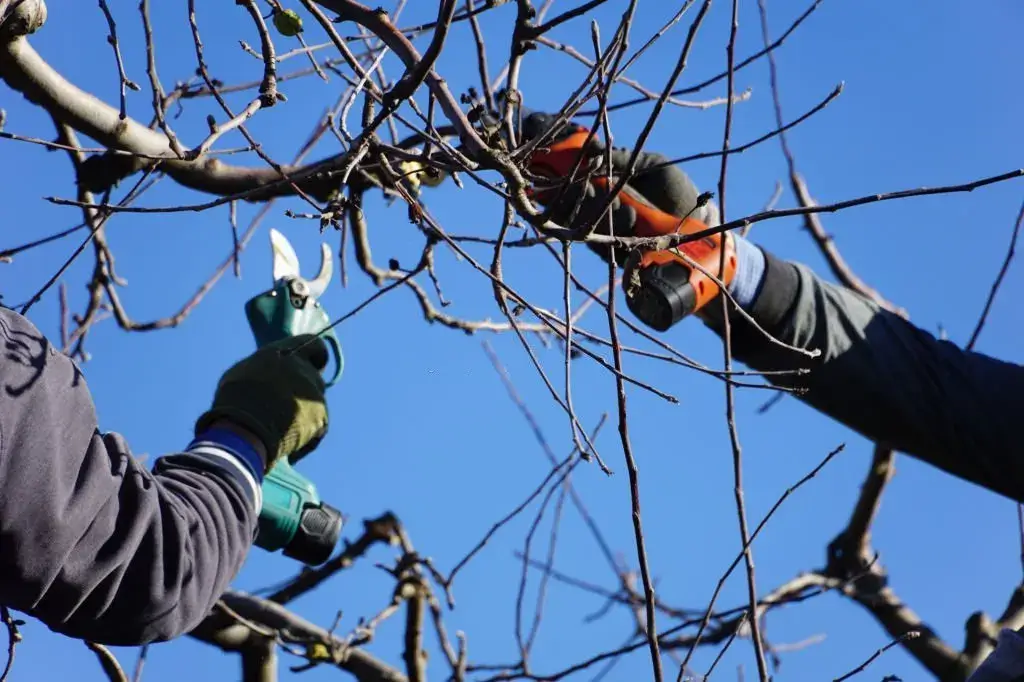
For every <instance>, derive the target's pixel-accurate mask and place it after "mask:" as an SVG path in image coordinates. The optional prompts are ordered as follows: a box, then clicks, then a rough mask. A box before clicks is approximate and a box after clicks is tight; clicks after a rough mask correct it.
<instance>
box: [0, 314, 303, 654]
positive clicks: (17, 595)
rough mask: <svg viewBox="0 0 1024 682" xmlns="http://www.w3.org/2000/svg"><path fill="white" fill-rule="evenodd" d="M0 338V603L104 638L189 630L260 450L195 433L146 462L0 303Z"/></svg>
mask: <svg viewBox="0 0 1024 682" xmlns="http://www.w3.org/2000/svg"><path fill="white" fill-rule="evenodd" d="M0 344H2V347H0V353H2V355H0V603H2V604H4V605H6V606H9V607H10V608H14V609H17V610H19V611H23V612H25V613H27V614H29V615H32V616H34V617H36V618H38V619H39V620H41V621H42V622H44V623H45V624H46V625H47V626H49V627H50V628H51V629H53V630H54V631H57V632H60V633H63V634H67V635H70V636H73V637H81V638H87V639H89V640H91V641H95V642H100V643H104V644H113V645H133V644H141V643H145V642H150V641H160V640H167V639H172V638H174V637H176V636H178V635H180V634H182V633H184V632H187V631H189V630H190V629H192V628H193V627H194V626H195V625H197V624H198V623H199V622H200V621H201V620H202V619H203V618H205V617H206V615H207V614H208V613H209V612H210V610H211V609H212V608H213V606H214V604H215V603H216V601H217V599H218V598H219V597H220V595H221V594H222V593H223V591H224V590H225V589H226V588H227V586H228V584H229V582H230V581H231V580H232V579H233V578H234V576H235V575H236V574H237V572H238V570H239V569H240V568H241V566H242V563H243V561H244V560H245V557H246V554H247V552H248V550H249V547H250V545H251V544H252V542H253V539H254V537H255V531H256V520H257V516H258V514H259V480H260V478H261V477H262V474H263V473H264V471H263V469H265V466H266V463H265V462H262V461H261V460H260V450H261V448H260V447H258V446H257V447H256V448H251V446H250V449H249V450H246V446H245V443H247V442H248V439H247V438H246V437H245V436H244V435H243V434H245V433H247V432H248V431H249V430H248V429H246V428H245V427H237V430H236V435H239V436H242V438H240V439H230V438H228V439H225V441H224V442H218V436H217V432H216V431H214V430H212V429H211V430H209V431H207V430H206V429H205V428H204V429H203V430H202V431H201V432H200V433H199V434H197V436H198V437H197V439H196V442H195V443H193V445H192V446H191V447H190V448H188V449H186V450H185V451H182V452H178V453H174V454H170V455H167V456H164V457H161V458H160V459H158V460H157V462H156V464H155V466H154V469H153V471H148V470H147V469H146V468H144V467H143V466H142V464H141V463H140V462H139V461H138V460H137V459H136V458H135V457H134V456H133V455H132V453H131V450H130V449H129V447H128V445H127V443H126V442H125V441H124V439H123V438H122V437H120V436H119V435H117V434H110V433H108V434H102V433H101V432H100V431H99V428H98V425H97V418H96V413H95V409H94V406H93V402H92V397H91V395H90V393H89V390H88V387H87V386H86V383H85V380H84V377H83V376H82V374H81V373H80V372H79V370H78V368H77V366H76V365H75V364H74V363H73V362H72V361H71V360H70V359H69V358H67V357H66V356H64V355H63V354H61V353H60V352H58V351H57V349H56V348H54V347H53V346H52V345H51V344H50V343H49V342H48V341H47V340H46V339H45V338H44V337H43V335H42V334H41V333H40V332H39V331H38V330H37V329H36V328H35V327H34V326H33V325H32V324H31V323H30V322H29V321H28V320H26V319H25V318H23V317H21V316H20V315H17V314H15V313H14V312H12V311H9V310H6V309H3V308H0ZM222 383H223V382H222ZM255 392H256V393H257V394H259V391H255ZM314 393H315V391H314ZM211 412H212V414H213V418H212V419H211V426H212V424H213V423H216V422H217V420H220V423H218V426H223V425H224V421H225V420H226V418H225V417H224V416H222V415H220V416H219V413H217V412H213V411H211ZM227 421H231V422H232V424H236V423H238V420H227ZM239 440H240V441H242V442H239ZM258 440H259V443H258V445H263V446H264V447H263V448H262V449H265V450H269V451H271V452H275V453H276V452H277V447H276V445H274V444H273V443H271V447H267V444H266V441H265V440H264V439H263V438H260V439H258Z"/></svg>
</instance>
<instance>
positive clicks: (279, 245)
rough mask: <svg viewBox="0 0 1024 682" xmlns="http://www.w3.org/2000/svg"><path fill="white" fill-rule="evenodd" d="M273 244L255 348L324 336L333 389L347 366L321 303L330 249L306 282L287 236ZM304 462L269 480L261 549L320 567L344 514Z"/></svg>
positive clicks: (248, 309) (252, 315) (275, 236)
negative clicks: (325, 497)
mask: <svg viewBox="0 0 1024 682" xmlns="http://www.w3.org/2000/svg"><path fill="white" fill-rule="evenodd" d="M270 244H271V247H272V249H273V253H274V270H273V277H274V286H273V288H271V289H270V290H269V291H265V292H263V293H262V294H260V295H259V296H256V297H255V298H252V299H250V300H249V301H248V302H247V303H246V304H245V316H246V318H247V319H248V321H249V328H250V329H251V330H252V333H253V336H254V337H255V339H256V345H257V346H264V345H266V344H268V343H272V342H274V341H278V340H280V339H283V338H286V337H290V336H298V335H300V334H319V335H320V338H322V339H323V340H324V342H325V343H326V344H327V346H328V348H329V349H330V351H331V354H332V355H333V357H334V370H333V372H332V373H331V375H330V378H329V379H327V380H326V383H327V386H333V385H334V384H335V382H337V381H338V379H339V378H340V377H341V372H342V370H343V369H344V365H345V360H344V356H343V355H342V352H341V343H340V342H339V341H338V336H337V335H336V334H335V333H334V330H333V329H332V328H331V327H330V318H329V317H328V316H327V313H326V312H325V311H324V309H323V307H322V306H321V305H320V301H319V298H320V296H321V295H322V294H323V292H324V291H325V290H326V289H327V285H328V284H329V283H330V281H331V275H332V274H333V272H334V267H333V263H332V261H331V247H329V246H328V245H327V244H321V245H320V272H319V274H317V276H316V277H315V278H314V279H312V280H307V279H303V277H302V276H301V275H300V274H299V259H298V256H296V255H295V249H293V248H292V245H291V244H290V243H289V242H288V240H287V239H286V238H285V236H284V235H283V234H281V233H280V232H278V231H277V230H274V229H271V230H270ZM301 458H302V456H301V455H300V456H298V457H296V458H295V459H293V460H291V461H289V460H288V459H282V460H280V461H279V462H278V463H277V464H276V465H275V466H274V468H273V469H271V470H270V472H269V473H268V474H267V475H266V477H264V479H263V508H262V510H261V511H260V517H259V533H258V535H257V536H256V545H257V546H258V547H260V548H262V549H265V550H267V551H269V552H276V551H277V550H279V549H281V550H284V551H283V553H284V555H285V556H287V557H289V558H292V559H296V560H298V561H301V562H303V563H306V564H309V565H313V566H316V565H319V564H322V563H323V562H325V561H327V559H328V558H330V556H331V553H332V552H333V551H334V547H335V545H336V544H337V542H338V537H339V536H340V534H341V526H342V517H341V512H339V511H338V510H337V509H335V508H334V507H332V506H330V505H328V504H325V503H324V502H322V501H321V500H320V497H319V495H318V494H317V490H316V486H315V485H313V482H312V481H310V480H309V479H307V478H306V477H305V476H303V475H302V474H300V473H299V472H298V471H297V470H296V469H295V467H294V465H295V464H296V463H297V462H298V461H299V460H300V459H301Z"/></svg>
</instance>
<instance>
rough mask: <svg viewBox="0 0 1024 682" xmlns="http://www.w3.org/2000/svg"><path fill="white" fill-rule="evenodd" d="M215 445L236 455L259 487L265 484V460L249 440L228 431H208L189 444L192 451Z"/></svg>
mask: <svg viewBox="0 0 1024 682" xmlns="http://www.w3.org/2000/svg"><path fill="white" fill-rule="evenodd" d="M203 444H208V445H215V446H217V447H219V448H221V449H222V450H225V451H227V452H228V453H230V454H232V455H234V457H235V458H236V459H238V461H239V462H240V463H242V464H243V465H244V466H245V467H246V468H247V469H248V470H249V471H250V473H252V476H253V478H254V479H256V483H257V485H261V484H262V483H263V467H264V464H263V460H262V459H260V456H259V454H258V453H257V452H256V449H255V448H254V447H253V446H252V445H250V444H249V442H248V441H247V440H245V439H244V438H242V437H241V436H239V435H238V434H236V433H233V432H231V431H228V430H227V429H208V430H206V431H203V432H202V433H200V434H199V435H198V436H196V438H195V439H194V440H193V441H192V442H191V443H189V446H188V447H189V449H190V450H191V449H192V448H194V447H195V446H197V445H203Z"/></svg>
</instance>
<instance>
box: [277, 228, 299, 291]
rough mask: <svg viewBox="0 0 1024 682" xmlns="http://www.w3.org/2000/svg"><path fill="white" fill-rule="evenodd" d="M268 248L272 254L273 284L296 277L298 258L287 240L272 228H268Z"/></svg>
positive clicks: (297, 273)
mask: <svg viewBox="0 0 1024 682" xmlns="http://www.w3.org/2000/svg"><path fill="white" fill-rule="evenodd" d="M270 247H271V249H272V250H273V253H274V282H280V281H281V280H282V279H283V278H285V277H298V276H299V257H298V256H297V255H295V249H293V248H292V245H291V243H290V242H289V241H288V239H287V238H286V237H285V236H284V235H283V234H281V233H280V232H278V231H277V230H275V229H274V228H270Z"/></svg>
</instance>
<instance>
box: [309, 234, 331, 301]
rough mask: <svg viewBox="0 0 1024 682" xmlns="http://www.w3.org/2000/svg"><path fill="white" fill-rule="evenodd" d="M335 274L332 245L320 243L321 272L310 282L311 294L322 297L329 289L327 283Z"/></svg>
mask: <svg viewBox="0 0 1024 682" xmlns="http://www.w3.org/2000/svg"><path fill="white" fill-rule="evenodd" d="M333 274H334V261H332V260H331V247H329V246H328V245H327V244H320V272H319V273H318V274H317V276H316V278H315V279H313V280H310V281H309V282H308V285H309V295H310V296H312V297H313V298H320V296H321V295H322V294H323V293H324V291H326V290H327V285H328V284H330V283H331V275H333Z"/></svg>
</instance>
